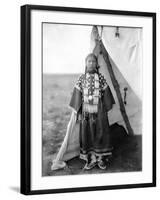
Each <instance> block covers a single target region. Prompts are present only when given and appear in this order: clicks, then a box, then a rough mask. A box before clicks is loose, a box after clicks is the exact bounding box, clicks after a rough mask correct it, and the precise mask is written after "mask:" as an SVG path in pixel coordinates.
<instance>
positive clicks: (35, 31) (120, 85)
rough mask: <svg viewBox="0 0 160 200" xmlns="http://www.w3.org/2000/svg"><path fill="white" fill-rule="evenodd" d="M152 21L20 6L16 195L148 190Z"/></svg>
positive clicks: (152, 177)
mask: <svg viewBox="0 0 160 200" xmlns="http://www.w3.org/2000/svg"><path fill="white" fill-rule="evenodd" d="M155 22H156V15H155V13H148V12H134V11H116V10H102V9H89V8H71V7H54V6H37V5H24V6H22V7H21V193H23V194H45V193H61V192H62V193H63V192H80V191H94V190H109V189H125V188H134V187H135V188H137V187H155V185H156V130H155V129H156V115H155V111H156V104H155V93H156V91H155V84H156V82H155V81H156V70H155V67H156V63H155V60H156V58H155V53H156V43H155V42H156V30H155V29H156V25H155ZM95 180H96V181H95Z"/></svg>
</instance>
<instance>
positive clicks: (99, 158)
mask: <svg viewBox="0 0 160 200" xmlns="http://www.w3.org/2000/svg"><path fill="white" fill-rule="evenodd" d="M85 62H86V68H85V74H82V75H81V76H80V77H79V79H78V81H77V83H76V84H75V87H74V90H73V94H72V97H71V101H70V106H71V107H72V108H73V109H74V110H75V111H76V112H77V120H78V122H79V123H80V134H79V135H80V136H79V141H80V158H81V159H83V160H85V161H86V164H85V166H84V169H88V170H89V169H92V168H93V167H94V166H95V165H96V164H97V165H98V166H99V168H101V169H106V165H107V157H108V156H109V155H111V154H112V152H111V151H112V146H111V143H110V132H109V123H108V115H107V112H108V111H109V110H110V109H112V106H113V104H114V103H115V101H114V99H113V96H112V93H111V91H110V88H109V86H108V84H107V82H106V80H105V78H104V76H103V75H102V74H101V73H99V70H98V61H97V57H96V56H95V55H94V54H89V55H88V56H87V57H86V60H85Z"/></svg>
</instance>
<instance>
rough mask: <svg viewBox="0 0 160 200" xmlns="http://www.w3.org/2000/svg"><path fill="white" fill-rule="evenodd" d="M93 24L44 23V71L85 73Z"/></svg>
mask: <svg viewBox="0 0 160 200" xmlns="http://www.w3.org/2000/svg"><path fill="white" fill-rule="evenodd" d="M91 30H92V26H86V25H69V24H53V23H43V73H83V72H84V68H85V57H86V56H87V54H88V53H90V51H89V49H90V35H91Z"/></svg>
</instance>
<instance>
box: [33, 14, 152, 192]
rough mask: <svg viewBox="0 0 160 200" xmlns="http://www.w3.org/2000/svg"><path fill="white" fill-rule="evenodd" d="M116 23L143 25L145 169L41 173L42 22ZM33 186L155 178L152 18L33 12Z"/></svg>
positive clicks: (118, 182)
mask: <svg viewBox="0 0 160 200" xmlns="http://www.w3.org/2000/svg"><path fill="white" fill-rule="evenodd" d="M42 22H56V23H57V22H59V23H72V24H73V23H76V24H96V25H102V24H103V25H115V26H116V25H117V26H129V27H131V26H132V27H142V28H143V69H144V70H143V125H144V124H145V126H143V146H142V147H143V149H142V151H143V158H142V160H143V163H142V165H143V170H142V172H127V173H111V174H108V173H107V174H96V175H73V176H71V175H70V176H56V177H55V176H53V177H52V176H51V177H42V176H41V172H42V162H41V161H42V160H41V159H42V156H41V155H42V145H41V144H42V142H41V139H42V138H41V136H42V106H41V105H42V93H41V92H42V91H41V85H42V79H41V78H42V74H41V73H42V71H41V69H42V68H41V66H42V63H41V61H42V59H41V45H42V44H41V41H42V40H41V23H42ZM31 58H32V60H31V75H32V77H31V83H32V86H31V87H32V88H31V189H32V190H46V189H57V188H73V187H87V186H104V185H123V184H138V183H151V182H152V76H151V74H152V18H150V17H131V16H120V15H104V14H84V13H67V12H57V11H56V12H52V11H37V10H34V11H33V10H32V12H31Z"/></svg>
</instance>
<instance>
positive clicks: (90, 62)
mask: <svg viewBox="0 0 160 200" xmlns="http://www.w3.org/2000/svg"><path fill="white" fill-rule="evenodd" d="M96 66H97V61H96V59H95V58H94V57H93V56H90V57H88V58H87V60H86V67H87V72H89V73H94V72H96Z"/></svg>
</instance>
